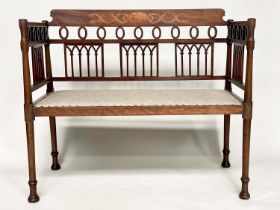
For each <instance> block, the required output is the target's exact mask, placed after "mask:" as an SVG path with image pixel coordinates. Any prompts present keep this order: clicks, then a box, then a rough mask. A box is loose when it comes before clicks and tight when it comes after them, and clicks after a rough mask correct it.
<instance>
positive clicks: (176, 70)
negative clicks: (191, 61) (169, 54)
mask: <svg viewBox="0 0 280 210" xmlns="http://www.w3.org/2000/svg"><path fill="white" fill-rule="evenodd" d="M177 47H178V45H177V44H175V76H176V77H177V76H178V63H177V62H178V58H177Z"/></svg>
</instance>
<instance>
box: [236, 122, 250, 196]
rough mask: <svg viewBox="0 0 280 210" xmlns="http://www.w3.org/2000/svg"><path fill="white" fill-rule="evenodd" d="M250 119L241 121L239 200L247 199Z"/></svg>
mask: <svg viewBox="0 0 280 210" xmlns="http://www.w3.org/2000/svg"><path fill="white" fill-rule="evenodd" d="M250 132H251V119H243V152H242V177H241V182H242V190H241V192H240V194H239V197H240V198H241V199H249V198H250V194H249V192H248V183H249V181H250V179H249V152H250Z"/></svg>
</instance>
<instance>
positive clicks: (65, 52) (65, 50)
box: [64, 44, 68, 77]
mask: <svg viewBox="0 0 280 210" xmlns="http://www.w3.org/2000/svg"><path fill="white" fill-rule="evenodd" d="M64 68H65V77H68V67H67V49H66V45H65V44H64Z"/></svg>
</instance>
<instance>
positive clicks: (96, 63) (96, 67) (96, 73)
mask: <svg viewBox="0 0 280 210" xmlns="http://www.w3.org/2000/svg"><path fill="white" fill-rule="evenodd" d="M94 55H95V57H94V58H95V76H96V77H98V52H97V50H95V53H94Z"/></svg>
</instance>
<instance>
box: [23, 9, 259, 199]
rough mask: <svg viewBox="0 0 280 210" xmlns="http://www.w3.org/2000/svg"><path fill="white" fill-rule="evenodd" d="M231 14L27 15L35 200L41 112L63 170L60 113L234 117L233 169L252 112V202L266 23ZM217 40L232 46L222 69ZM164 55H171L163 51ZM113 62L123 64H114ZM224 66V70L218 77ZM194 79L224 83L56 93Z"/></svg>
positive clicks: (246, 143) (27, 103) (245, 168)
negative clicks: (256, 87) (256, 101)
mask: <svg viewBox="0 0 280 210" xmlns="http://www.w3.org/2000/svg"><path fill="white" fill-rule="evenodd" d="M224 15H225V12H224V10H223V9H172V10H52V11H51V17H52V21H50V22H48V21H42V22H29V21H27V20H26V19H20V20H19V27H20V32H21V50H22V62H23V81H24V113H25V122H26V135H27V145H28V165H29V182H28V183H29V187H30V195H29V197H28V201H29V202H31V203H34V202H38V201H39V196H38V195H37V179H36V170H35V146H34V120H35V117H41V116H47V117H49V122H50V132H51V148H52V151H51V156H52V166H51V169H53V170H58V169H60V165H59V162H58V150H57V137H56V118H55V117H57V116H129V115H132V116H133V115H194V114H195V115H205V114H208V115H224V146H223V151H222V152H223V161H222V167H224V168H228V167H230V162H229V153H230V150H229V133H230V116H231V115H232V114H239V115H242V118H243V153H242V177H241V182H242V189H241V192H240V194H239V197H240V198H242V199H249V197H250V194H249V192H248V183H249V147H250V130H251V119H252V64H253V50H254V42H255V41H254V30H255V23H256V20H255V19H254V18H250V19H248V20H247V21H234V20H227V21H225V20H224V19H223V17H224ZM220 31H222V33H220ZM223 32H224V34H223ZM221 34H222V35H221ZM109 45H110V46H113V47H114V54H113V55H114V56H112V54H110V50H109V49H108V48H107V46H109ZM164 45H168V46H169V47H171V50H164V48H163V49H162V46H164ZM50 46H52V47H54V48H55V50H54V49H53V48H52V55H53V53H54V52H53V51H55V53H56V54H58V53H59V50H57V47H58V46H60V47H61V52H62V53H61V55H62V58H61V59H59V57H57V56H56V57H55V58H56V61H57V60H60V61H61V63H63V65H64V67H63V70H61V71H57V72H59V73H60V74H58V73H56V74H54V72H53V71H52V62H51V53H50V51H51V49H50ZM216 46H223V47H224V49H225V51H226V53H224V58H225V66H223V65H220V62H219V65H214V64H215V61H216V60H217V59H216V58H222V57H221V56H223V55H219V57H218V56H217V55H215V53H214V52H217V50H214V49H216ZM160 49H161V50H160ZM111 50H113V49H111ZM108 52H109V53H108ZM219 52H220V51H219ZM160 54H161V56H162V55H164V54H165V56H162V57H160ZM214 55H215V56H214ZM53 57H54V56H53ZM53 57H52V58H53ZM113 58H116V59H117V61H115V62H112V61H108V59H113ZM160 58H164V61H169V60H172V63H171V66H172V67H167V65H166V64H165V63H163V64H162V60H163V59H160ZM168 59H169V60H168ZM219 60H221V59H219ZM105 61H106V62H105ZM114 63H117V67H116V68H117V70H114V69H113V70H112V68H113V66H114V65H113V64H114ZM217 63H218V62H216V64H217ZM221 66H222V73H217V72H219V71H218V70H217V69H218V68H219V69H221ZM56 68H58V67H56ZM58 69H59V68H58ZM244 69H245V70H244ZM220 72H221V71H220ZM187 80H188V81H189V80H196V81H198V80H201V81H212V80H215V81H224V87H223V88H221V89H209V88H206V89H205V88H204V89H200V88H195V89H181V88H180V89H171V88H162V89H160V88H157V89H156V88H154V89H153V88H150V89H141V88H138V89H135V88H134V89H132V88H131V89H125V90H124V89H108V88H104V89H98V90H97V89H87V90H80V89H75V88H74V89H73V88H71V89H69V90H58V91H54V83H58V82H63V81H66V82H90V81H91V82H101V81H102V82H106V81H111V82H113V81H122V82H125V81H130V82H133V81H134V82H137V81H187ZM212 82H214V81H212ZM42 87H46V94H45V95H43V96H42V97H40V98H38V99H36V100H33V98H35V97H34V92H38V91H36V90H38V89H41V88H42ZM237 90H238V91H237ZM236 91H237V92H238V93H239V94H237V92H236ZM240 92H242V93H241V94H240Z"/></svg>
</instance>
